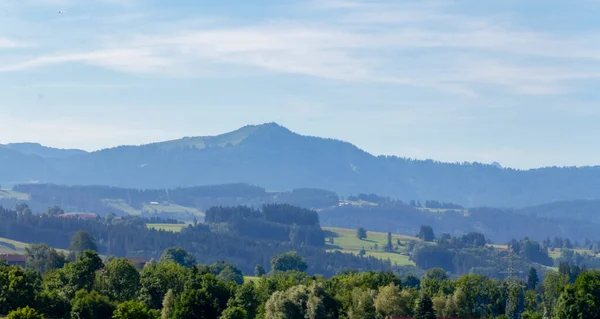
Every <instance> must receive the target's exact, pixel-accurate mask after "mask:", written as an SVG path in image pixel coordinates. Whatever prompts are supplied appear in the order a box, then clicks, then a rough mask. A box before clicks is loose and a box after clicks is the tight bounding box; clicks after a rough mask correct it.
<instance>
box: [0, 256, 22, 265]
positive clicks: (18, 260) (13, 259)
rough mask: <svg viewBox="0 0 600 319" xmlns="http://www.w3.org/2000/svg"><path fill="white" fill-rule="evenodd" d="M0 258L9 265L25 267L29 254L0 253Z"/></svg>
mask: <svg viewBox="0 0 600 319" xmlns="http://www.w3.org/2000/svg"><path fill="white" fill-rule="evenodd" d="M0 260H4V261H6V262H7V263H8V264H9V265H15V266H22V267H25V261H27V256H25V255H16V254H0Z"/></svg>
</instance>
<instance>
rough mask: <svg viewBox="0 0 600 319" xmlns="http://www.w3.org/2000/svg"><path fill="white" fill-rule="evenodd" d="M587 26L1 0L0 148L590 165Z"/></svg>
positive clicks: (196, 5) (205, 4) (480, 14)
mask: <svg viewBox="0 0 600 319" xmlns="http://www.w3.org/2000/svg"><path fill="white" fill-rule="evenodd" d="M59 11H60V12H59ZM599 15H600V1H598V0H579V1H564V0H560V1H559V0H528V1H523V0H502V1H481V0H472V1H466V0H465V1H458V0H457V1H453V0H444V1H427V0H419V1H400V0H380V1H375V0H372V1H367V0H365V1H360V0H307V1H297V0H286V1H262V0H244V1H241V0H238V1H208V0H177V1H165V0H160V1H159V0H0V130H1V134H0V143H10V142H23V141H28V142H39V143H42V144H44V145H48V146H53V147H61V148H81V149H85V150H97V149H102V148H106V147H112V146H117V145H122V144H144V143H149V142H156V141H161V140H169V139H176V138H180V137H183V136H205V135H215V134H220V133H225V132H228V131H231V130H234V129H237V128H239V127H241V126H244V125H247V124H260V123H266V122H277V123H279V124H281V125H283V126H286V127H287V128H289V129H290V130H292V131H294V132H297V133H301V134H304V135H313V136H322V137H330V138H337V139H341V140H345V141H348V142H351V143H353V144H355V145H356V146H358V147H360V148H362V149H364V150H366V151H368V152H370V153H372V154H376V155H379V154H386V155H397V156H401V157H410V158H418V159H427V158H430V159H435V160H440V161H447V162H464V161H467V162H483V163H491V162H494V161H496V162H499V163H500V164H501V165H503V166H505V167H515V168H533V167H543V166H554V165H556V166H572V165H577V166H581V165H597V164H598V165H600V148H599V147H596V146H597V144H598V142H599V141H600V125H599V123H600V103H599V101H600V90H598V87H600V20H599V19H598V16H599Z"/></svg>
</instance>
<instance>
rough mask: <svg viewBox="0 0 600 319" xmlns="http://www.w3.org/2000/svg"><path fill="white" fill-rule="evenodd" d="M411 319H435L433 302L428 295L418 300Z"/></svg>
mask: <svg viewBox="0 0 600 319" xmlns="http://www.w3.org/2000/svg"><path fill="white" fill-rule="evenodd" d="M413 318H414V319H436V316H435V312H434V311H433V302H432V301H431V298H430V297H429V296H428V295H423V296H422V297H421V298H419V301H418V303H417V307H416V309H415V315H414V317H413Z"/></svg>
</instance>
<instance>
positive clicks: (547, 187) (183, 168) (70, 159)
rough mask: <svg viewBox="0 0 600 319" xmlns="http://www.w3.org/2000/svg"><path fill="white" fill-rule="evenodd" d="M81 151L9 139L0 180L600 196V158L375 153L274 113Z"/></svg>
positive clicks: (534, 198) (532, 201) (516, 197)
mask: <svg viewBox="0 0 600 319" xmlns="http://www.w3.org/2000/svg"><path fill="white" fill-rule="evenodd" d="M75 152H76V154H77V155H72V156H66V157H65V156H62V155H65V153H64V152H62V153H61V156H60V157H59V158H57V157H56V156H53V157H46V156H45V155H43V154H41V153H40V151H36V152H32V151H27V150H24V149H23V148H15V149H10V148H6V147H3V148H0V155H1V156H0V184H1V185H14V184H19V183H27V182H32V181H37V182H46V183H56V184H70V185H74V184H79V185H82V184H83V185H109V186H117V187H123V188H139V189H151V188H152V189H165V188H176V187H186V186H195V185H211V184H228V183H249V184H252V185H261V186H264V187H266V188H267V189H274V190H279V191H285V190H291V189H296V188H320V189H327V190H331V191H335V192H337V193H338V194H342V195H349V194H358V193H376V194H379V195H382V196H392V197H395V198H400V199H404V200H409V199H415V200H421V201H424V200H427V199H436V200H439V201H442V202H452V203H457V204H461V205H464V206H469V207H475V206H495V207H519V206H529V205H536V204H543V203H548V202H553V201H563V200H575V199H600V168H598V167H582V168H558V167H552V168H542V169H534V170H527V171H518V170H512V169H502V168H500V167H498V166H497V165H484V164H477V163H473V164H451V163H439V162H435V161H431V160H426V161H421V160H412V159H406V158H399V157H394V156H373V155H371V154H368V153H366V152H364V151H362V150H360V149H359V148H357V147H356V146H354V145H351V144H349V143H346V142H342V141H338V140H332V139H323V138H317V137H308V136H302V135H298V134H295V133H293V132H291V131H289V130H287V129H286V128H284V127H281V126H279V125H277V124H274V123H271V124H264V125H259V126H246V127H244V128H241V129H240V130H237V131H234V132H231V133H227V134H223V135H219V136H215V137H191V138H184V139H181V140H176V141H169V142H164V143H154V144H149V145H142V146H120V147H116V148H111V149H106V150H101V151H97V152H92V153H80V152H77V151H75ZM44 153H45V152H44Z"/></svg>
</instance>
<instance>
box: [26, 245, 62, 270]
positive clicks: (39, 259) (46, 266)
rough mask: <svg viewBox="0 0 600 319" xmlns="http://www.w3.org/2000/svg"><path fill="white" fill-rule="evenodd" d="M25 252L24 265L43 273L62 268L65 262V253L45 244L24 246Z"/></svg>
mask: <svg viewBox="0 0 600 319" xmlns="http://www.w3.org/2000/svg"><path fill="white" fill-rule="evenodd" d="M25 251H26V252H27V261H26V264H25V266H26V267H27V269H31V270H34V271H37V272H39V273H40V274H42V275H43V274H45V273H46V272H48V271H50V270H53V269H57V268H62V267H63V266H64V264H65V263H66V257H65V255H63V254H61V253H58V252H57V251H56V250H55V249H54V248H52V247H50V246H49V245H47V244H32V245H29V246H27V247H26V248H25Z"/></svg>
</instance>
